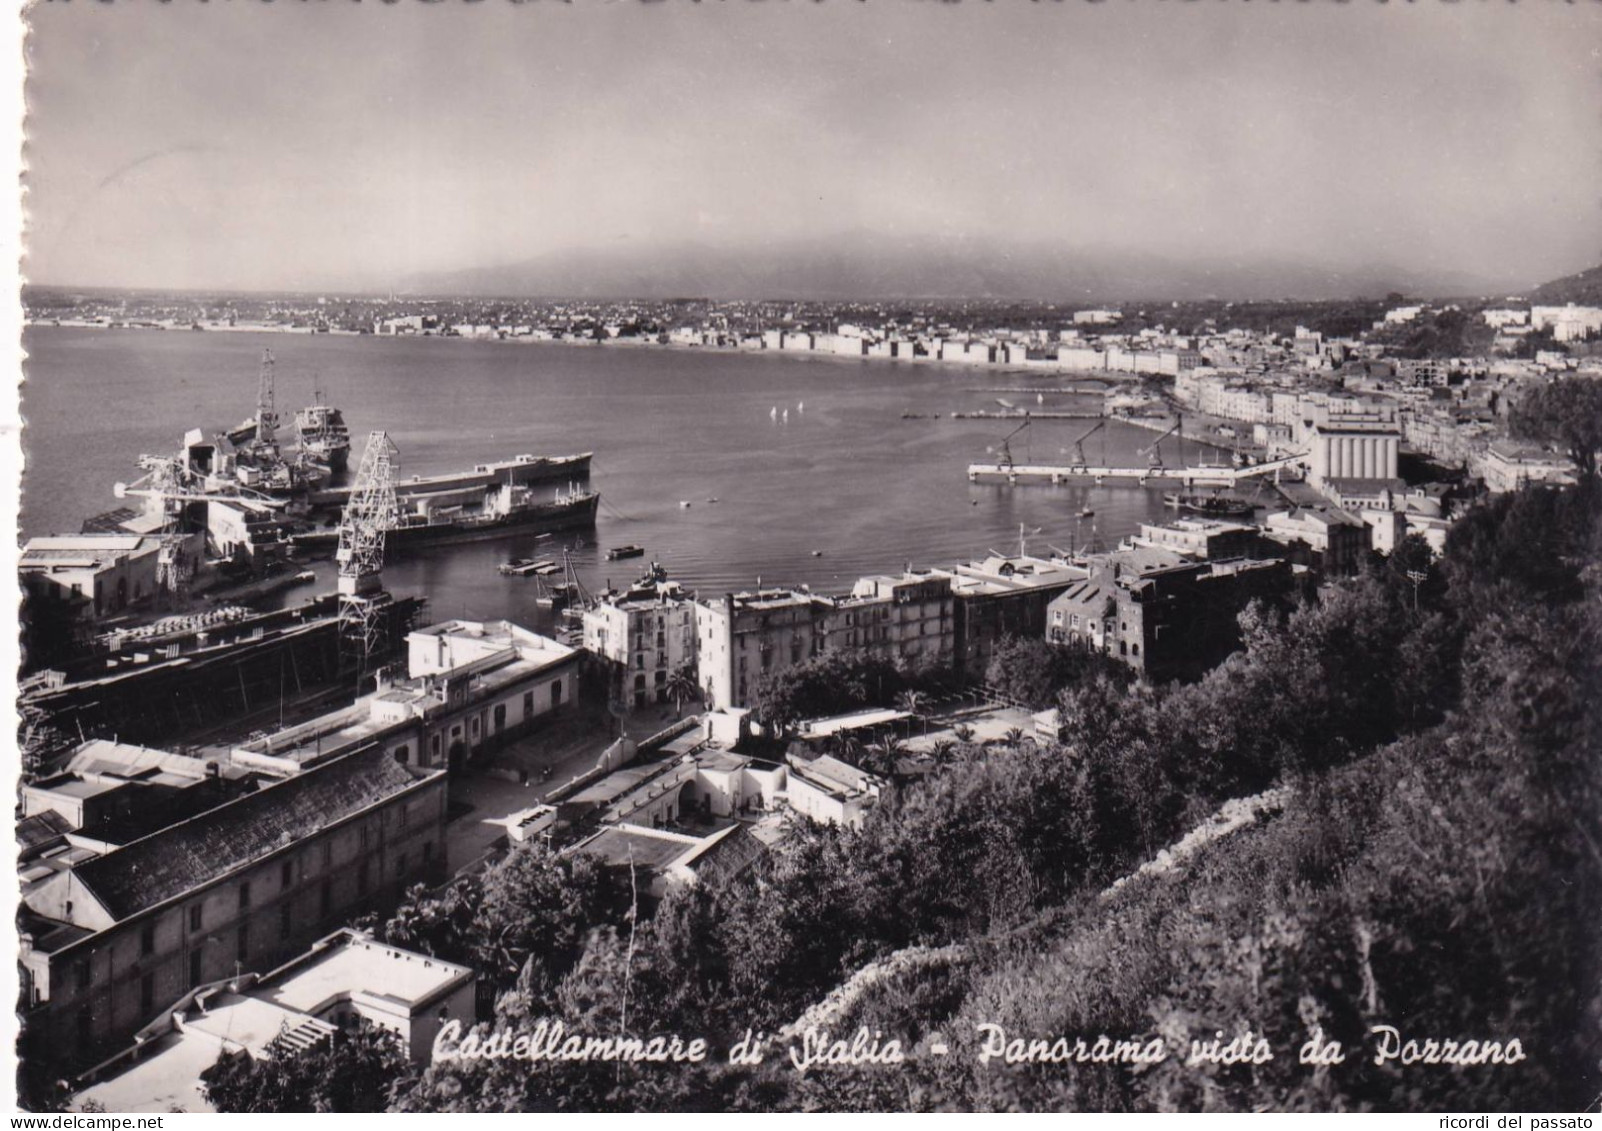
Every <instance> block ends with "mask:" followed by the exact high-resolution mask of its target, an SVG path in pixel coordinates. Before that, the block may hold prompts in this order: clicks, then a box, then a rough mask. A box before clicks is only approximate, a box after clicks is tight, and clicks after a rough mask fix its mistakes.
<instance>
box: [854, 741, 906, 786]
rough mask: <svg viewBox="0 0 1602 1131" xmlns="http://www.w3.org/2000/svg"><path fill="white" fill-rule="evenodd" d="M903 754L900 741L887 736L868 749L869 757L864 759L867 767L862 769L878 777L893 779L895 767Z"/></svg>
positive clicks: (903, 749) (903, 750)
mask: <svg viewBox="0 0 1602 1131" xmlns="http://www.w3.org/2000/svg"><path fill="white" fill-rule="evenodd" d="M905 752H906V751H905V748H904V747H903V746H902V745H901V740H900V739H899V738H897V737H896V736H895V735H893V734H887V735H885V736H884V737H883V738H881V739H880V740H879V741H878V742H875V743H873V744H872V745H871V746H869V747H868V754H869V755H870V757H869V758H867V759H866V762H867V765H866V766H864V767H863V768H864V769H866V770H868V772H869V773H874V774H878V775H879V776H880V777H886V778H888V777H894V776H895V772H896V766H897V765H898V764H899V763H900V761H901V756H902V755H903V754H904V753H905Z"/></svg>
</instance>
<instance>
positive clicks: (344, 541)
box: [334, 432, 399, 668]
mask: <svg viewBox="0 0 1602 1131" xmlns="http://www.w3.org/2000/svg"><path fill="white" fill-rule="evenodd" d="M394 456H395V445H394V444H392V443H390V439H389V434H388V433H386V432H374V433H372V434H370V435H369V436H368V437H367V447H366V449H365V450H364V451H363V452H362V462H361V465H360V466H359V468H358V469H357V472H356V481H355V484H354V485H353V486H352V487H351V492H350V502H348V503H347V504H346V505H345V514H344V518H343V519H342V520H341V521H340V524H339V550H338V551H337V552H336V553H335V555H334V560H335V561H336V562H338V563H339V624H340V640H341V650H342V651H343V652H344V653H345V654H346V655H349V656H352V657H353V658H355V659H357V660H359V661H361V663H362V666H363V668H365V666H366V660H367V658H368V657H369V656H371V655H372V654H373V652H375V651H377V650H379V649H380V648H381V647H382V646H383V644H384V621H385V610H386V609H387V608H388V606H389V604H390V603H391V600H390V596H389V594H388V593H386V592H384V584H383V572H384V535H385V534H386V533H388V532H389V531H390V530H392V529H394V527H395V520H396V518H397V515H398V510H399V508H398V506H397V504H396V502H395V467H394V462H393V458H394Z"/></svg>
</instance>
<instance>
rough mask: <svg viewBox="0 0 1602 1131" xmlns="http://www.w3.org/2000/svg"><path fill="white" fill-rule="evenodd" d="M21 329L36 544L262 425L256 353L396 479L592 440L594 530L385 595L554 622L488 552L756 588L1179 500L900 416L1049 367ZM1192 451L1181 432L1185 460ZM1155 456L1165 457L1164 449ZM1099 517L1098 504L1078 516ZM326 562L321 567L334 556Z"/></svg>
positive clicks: (1032, 540)
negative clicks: (998, 479)
mask: <svg viewBox="0 0 1602 1131" xmlns="http://www.w3.org/2000/svg"><path fill="white" fill-rule="evenodd" d="M23 341H24V346H25V348H26V350H27V353H28V362H27V368H26V374H27V381H26V384H25V385H24V388H23V417H24V420H25V425H26V430H25V434H24V445H25V449H26V453H27V454H26V461H27V462H26V470H25V473H24V498H23V510H22V528H23V534H24V536H25V537H26V536H30V535H35V534H44V533H50V532H54V531H73V530H77V529H78V527H79V525H80V524H81V523H82V522H83V520H84V519H85V518H87V517H89V516H91V515H94V514H98V513H100V512H102V511H105V510H109V509H111V508H112V507H115V506H118V505H120V504H118V502H117V501H116V500H115V499H114V498H113V497H112V493H111V492H112V484H113V483H114V482H116V481H118V480H122V481H125V482H126V481H131V480H133V479H135V478H137V477H138V475H139V474H140V472H139V470H138V467H137V466H136V460H137V458H138V456H139V455H140V454H141V453H143V452H149V453H168V452H172V451H175V450H176V449H177V447H178V443H179V440H180V438H181V437H182V434H183V433H184V431H185V430H187V429H189V428H193V427H201V428H203V429H205V430H206V432H207V433H208V434H209V433H212V432H215V431H218V430H220V429H222V428H223V427H226V426H231V425H233V424H236V423H238V422H239V421H240V420H242V419H244V418H245V417H247V416H249V415H250V414H251V412H252V411H254V402H255V389H256V373H257V362H258V359H259V357H260V355H261V350H262V348H263V347H266V348H269V349H271V350H272V351H273V354H274V356H275V357H276V358H277V363H278V364H277V367H276V375H277V390H278V404H279V409H280V412H281V413H283V414H284V415H285V416H286V417H287V416H289V415H290V414H292V412H293V410H294V409H295V408H297V407H299V406H300V405H302V404H305V403H308V402H309V399H310V396H311V391H312V381H313V374H314V373H315V374H317V375H318V377H319V379H320V381H321V385H322V388H323V389H324V391H325V393H326V394H327V396H328V397H329V399H330V401H331V402H332V403H334V404H337V405H338V406H340V407H341V408H342V409H343V410H344V413H345V419H346V421H347V422H348V423H349V425H350V427H351V431H352V434H353V437H354V439H355V446H354V448H353V451H352V465H353V466H354V464H355V462H356V459H357V457H358V456H359V454H360V450H361V446H362V444H363V442H364V441H365V437H366V434H367V432H368V431H370V430H373V429H384V430H386V431H387V432H388V433H389V435H390V438H391V439H392V440H393V441H394V443H395V444H396V446H397V447H398V448H399V452H400V454H399V457H398V460H399V468H400V473H401V474H402V475H412V474H429V473H434V472H442V471H451V470H457V469H462V468H466V467H468V466H470V465H472V464H475V463H480V462H484V461H487V460H495V459H505V458H509V457H511V456H514V455H517V454H518V453H521V452H533V453H540V454H552V455H555V454H565V453H570V452H579V451H587V450H593V451H594V452H595V453H596V455H595V461H594V467H593V471H592V478H591V483H592V485H593V486H594V487H595V488H596V489H597V490H599V491H600V492H601V496H602V505H601V517H600V520H599V522H598V524H597V526H596V529H595V531H594V534H593V535H591V534H589V533H588V532H586V533H585V534H583V535H581V536H580V535H559V536H557V538H556V539H555V540H552V539H546V540H543V541H540V542H536V541H535V540H534V538H533V537H532V536H528V535H525V536H520V537H515V538H511V539H508V540H505V541H500V542H490V543H479V544H474V545H468V546H457V547H440V548H436V549H434V550H431V551H428V552H427V553H426V554H425V555H422V556H417V557H412V558H409V559H407V560H404V561H401V562H397V563H395V564H394V565H393V566H392V567H391V568H390V569H389V570H386V573H385V580H386V583H387V585H388V586H389V588H390V589H391V590H392V591H393V592H396V593H408V592H422V593H423V594H424V595H426V596H427V597H428V598H429V600H430V602H431V603H432V613H433V616H434V617H436V618H441V617H446V616H461V615H467V616H471V617H480V618H486V617H502V616H504V617H511V618H513V619H519V620H522V621H524V622H525V623H534V624H538V623H541V622H546V623H548V616H545V615H541V614H540V613H539V612H538V610H536V609H535V607H534V605H533V601H532V587H531V585H530V584H529V583H528V582H527V581H526V580H524V579H519V578H504V577H501V576H500V575H499V574H497V573H496V572H495V566H496V564H497V563H498V562H501V561H503V560H505V559H506V558H508V557H514V556H533V555H535V554H536V553H537V554H539V555H540V556H544V555H546V554H547V553H549V552H550V548H551V547H552V546H553V545H562V544H564V543H565V544H568V545H571V546H574V561H575V564H576V565H577V566H578V567H579V570H580V574H581V577H583V579H584V580H585V582H586V583H587V584H592V585H596V584H601V583H604V582H605V581H607V580H608V579H610V580H612V581H615V582H618V583H620V584H621V583H623V582H626V581H628V580H631V579H632V578H633V577H635V576H636V575H638V574H639V573H640V572H641V570H642V569H643V567H644V565H645V563H646V562H648V561H650V560H651V559H655V560H658V561H660V562H661V563H662V564H663V565H664V566H666V567H667V569H668V571H669V573H670V574H671V575H672V576H673V577H675V578H677V579H679V580H681V581H682V582H684V584H685V585H686V586H688V587H692V588H697V589H700V590H701V591H702V592H703V593H705V592H722V591H725V590H729V589H738V588H745V587H750V586H752V585H754V584H755V583H756V581H757V579H758V578H759V577H760V578H761V581H762V583H763V584H764V585H770V584H781V585H795V584H803V583H804V584H809V585H811V586H812V587H813V588H814V589H817V590H819V591H823V592H832V591H839V590H843V589H846V588H848V587H849V586H850V584H851V582H852V581H853V580H854V579H855V578H857V577H858V576H861V575H863V574H866V573H874V572H882V571H895V570H898V569H900V568H901V567H902V566H903V565H905V564H907V563H912V564H914V565H950V564H952V563H954V562H958V561H966V560H969V559H971V558H974V557H981V556H983V555H984V554H985V553H986V552H987V551H988V550H990V549H995V550H999V551H1013V550H1016V548H1017V545H1018V533H1019V524H1020V523H1022V524H1024V526H1025V527H1026V528H1027V530H1028V531H1029V532H1030V537H1029V545H1030V549H1031V550H1032V551H1039V552H1042V553H1044V552H1046V551H1047V547H1048V545H1054V546H1058V547H1061V548H1064V549H1066V548H1068V547H1069V546H1070V545H1083V544H1085V542H1086V541H1087V540H1088V539H1090V538H1091V537H1092V536H1094V537H1095V538H1097V539H1099V540H1100V541H1101V542H1102V543H1103V544H1106V545H1111V544H1113V543H1116V541H1117V540H1118V539H1119V538H1121V537H1123V536H1124V535H1126V534H1129V533H1132V532H1133V531H1134V530H1135V528H1136V527H1137V525H1138V524H1139V523H1140V522H1142V521H1148V520H1151V519H1153V518H1159V517H1161V516H1162V515H1163V514H1164V508H1163V505H1162V496H1161V493H1160V492H1158V491H1155V490H1144V489H1141V488H1137V487H1094V486H1083V487H1081V486H1066V485H1065V486H1060V487H1051V486H1018V487H1010V486H1006V485H993V484H970V483H969V482H968V481H967V478H966V468H967V465H968V463H969V462H971V461H974V460H979V459H983V458H985V457H986V454H987V449H989V448H994V447H995V446H997V445H998V443H999V441H1000V439H1001V438H1002V437H1003V436H1005V435H1006V434H1007V433H1008V432H1009V431H1011V429H1012V428H1013V427H1014V426H1015V422H1012V421H1005V420H951V419H949V418H943V419H939V420H903V419H901V416H902V414H903V413H905V412H918V413H925V414H929V413H936V412H938V413H941V414H949V413H950V412H952V411H962V410H975V409H985V408H990V409H994V408H996V407H997V406H996V403H995V394H988V393H985V392H977V391H974V390H976V389H981V388H986V387H989V386H1008V385H1013V386H1023V385H1027V386H1050V385H1053V384H1055V383H1056V382H1055V381H1054V380H1053V379H1052V378H1050V377H1047V376H1043V375H1039V374H1029V373H1001V372H997V371H984V370H977V369H968V368H958V367H945V366H935V365H926V364H924V365H920V364H910V365H909V364H896V363H893V362H882V361H873V362H867V361H855V360H842V359H831V358H808V357H788V356H781V357H775V356H750V355H740V354H734V353H712V352H700V351H695V350H668V349H648V348H627V347H616V346H600V347H583V346H570V345H560V344H509V343H496V342H482V343H481V342H466V341H460V340H454V339H434V338H422V339H382V338H373V337H360V338H356V337H328V336H300V335H287V334H244V333H194V332H187V333H186V332H181V331H166V332H153V331H133V330H127V331H123V330H83V329H69V328H56V327H36V328H30V329H29V330H28V331H27V332H26V333H25V334H24V338H23ZM999 395H1002V396H1005V397H1006V398H1007V399H1008V400H1010V401H1015V402H1017V403H1019V404H1020V405H1022V404H1025V403H1029V404H1033V402H1034V400H1035V398H1034V397H1033V396H1032V395H1026V394H1015V393H1001V394H999ZM1096 404H1097V398H1095V397H1091V398H1088V399H1087V398H1082V397H1074V396H1072V395H1067V394H1063V395H1048V396H1047V397H1046V402H1045V404H1044V405H1043V406H1040V407H1043V408H1045V409H1058V410H1073V409H1076V408H1077V409H1079V410H1082V411H1091V412H1093V411H1095V408H1096ZM774 408H778V409H779V410H780V412H781V413H782V412H783V410H785V409H786V408H787V409H788V410H789V420H788V422H787V423H786V422H783V421H779V422H775V421H773V420H771V419H770V413H771V410H772V409H774ZM1092 423H1093V422H1092V421H1086V420H1061V421H1049V420H1040V421H1036V422H1035V423H1034V424H1033V425H1032V426H1031V427H1030V428H1029V429H1028V430H1027V431H1025V432H1024V433H1023V434H1022V435H1021V436H1018V437H1017V438H1015V439H1014V441H1013V443H1012V450H1013V454H1014V457H1015V458H1017V459H1018V460H1019V462H1026V461H1027V460H1030V459H1032V460H1034V461H1037V462H1055V461H1058V460H1060V459H1062V458H1063V453H1064V452H1065V451H1066V450H1069V449H1070V448H1071V444H1072V441H1073V439H1074V438H1075V437H1076V436H1078V435H1079V434H1080V433H1082V432H1084V431H1085V430H1086V429H1087V428H1088V427H1090V425H1091V424H1092ZM1154 438H1155V436H1154V435H1153V434H1152V433H1150V432H1146V431H1144V430H1141V429H1138V428H1134V427H1132V426H1129V425H1124V424H1117V423H1109V425H1108V426H1107V428H1106V429H1105V430H1104V432H1103V433H1102V434H1101V435H1098V436H1096V437H1095V438H1094V439H1092V440H1090V441H1087V443H1086V453H1087V455H1089V456H1090V457H1091V458H1092V459H1096V460H1099V459H1101V458H1103V452H1104V451H1105V457H1106V458H1107V459H1109V460H1111V461H1113V462H1115V463H1123V464H1144V463H1145V462H1146V458H1147V457H1146V456H1144V455H1142V454H1141V449H1142V448H1143V447H1145V446H1146V445H1148V444H1150V442H1151V441H1152V440H1153V439H1154ZM1170 443H1171V441H1170ZM1193 450H1194V445H1192V444H1189V443H1187V445H1186V453H1187V456H1188V457H1190V458H1195V457H1194V456H1192V455H1191V453H1192V452H1193ZM1164 454H1165V455H1166V456H1168V457H1169V458H1173V457H1172V455H1171V454H1170V451H1169V448H1168V445H1166V444H1165V446H1164ZM1208 458H1211V459H1218V458H1221V453H1218V452H1216V451H1213V452H1210V453H1209V454H1208ZM711 498H716V499H717V500H718V502H716V503H710V502H708V500H709V499H711ZM681 500H683V501H688V502H689V503H691V506H690V507H689V508H687V509H686V508H682V507H681V506H680V505H679V504H680V501H681ZM1086 506H1089V507H1091V508H1093V509H1094V510H1095V512H1096V513H1095V517H1094V518H1093V519H1081V518H1079V512H1080V510H1081V509H1082V508H1084V507H1086ZM1167 513H1169V514H1170V515H1171V514H1172V512H1167ZM1037 529H1038V533H1036V532H1035V531H1036V530H1037ZM630 542H632V543H638V544H639V545H641V546H644V547H645V549H646V558H645V559H643V560H641V559H636V560H634V561H626V562H617V563H612V562H607V561H606V560H605V550H606V549H607V548H608V547H610V546H615V545H620V544H623V543H630ZM814 551H821V556H814V554H813V552H814ZM318 569H319V572H320V573H328V574H329V576H331V567H330V566H328V565H327V563H320V564H319V566H318ZM300 592H301V593H304V592H305V591H304V590H302V591H300ZM290 599H291V600H298V599H300V598H299V596H291V598H290Z"/></svg>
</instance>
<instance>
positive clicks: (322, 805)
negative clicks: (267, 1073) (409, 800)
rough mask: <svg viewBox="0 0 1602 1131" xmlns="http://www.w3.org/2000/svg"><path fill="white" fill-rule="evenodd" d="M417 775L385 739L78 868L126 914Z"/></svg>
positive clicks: (379, 797) (283, 843)
mask: <svg viewBox="0 0 1602 1131" xmlns="http://www.w3.org/2000/svg"><path fill="white" fill-rule="evenodd" d="M439 772H443V771H439ZM418 780H419V779H417V778H414V777H413V776H412V775H411V773H410V772H408V771H407V770H406V769H405V768H404V767H403V766H401V765H400V764H399V763H397V762H396V761H395V760H394V759H393V758H391V757H390V756H389V755H388V754H387V753H386V752H385V751H384V750H383V748H382V747H377V746H375V747H372V748H369V749H367V750H360V751H357V752H356V753H353V754H347V755H345V756H344V757H342V758H335V759H333V760H331V761H329V762H326V763H324V764H323V765H321V766H317V767H315V768H314V769H310V770H306V771H304V772H303V773H300V774H297V775H296V776H294V777H292V778H288V779H287V780H285V781H282V782H279V783H277V784H275V785H270V786H267V787H266V788H263V789H260V790H257V791H256V792H255V793H250V794H246V795H245V796H244V797H241V798H240V799H239V800H237V801H233V802H230V803H228V804H226V805H221V806H218V807H217V808H216V809H212V810H210V811H209V812H206V813H202V814H201V815H200V816H198V817H193V818H191V819H189V820H187V821H184V822H182V823H180V824H177V825H173V826H171V827H170V828H166V829H163V830H161V831H160V832H157V833H152V834H151V835H150V836H147V837H145V838H143V839H142V840H136V841H133V842H132V843H130V844H127V845H124V846H123V847H121V848H118V849H116V850H114V851H112V852H108V853H107V854H106V855H104V856H101V857H98V858H96V859H94V860H88V861H85V862H84V863H83V864H80V865H79V866H78V868H77V869H76V875H77V878H78V879H79V881H81V882H82V883H83V884H84V886H85V887H87V888H88V889H89V890H90V891H91V892H92V893H93V894H94V895H95V897H96V898H97V899H99V901H100V902H101V904H102V905H103V906H104V907H105V908H106V910H107V911H108V912H109V913H110V914H111V915H112V916H113V917H114V918H116V919H126V918H128V917H129V916H130V915H135V914H138V913H139V912H140V911H144V910H146V909H147V908H150V907H154V906H156V905H157V904H159V903H162V902H164V901H166V900H168V899H172V898H174V897H176V896H180V895H183V894H184V893H185V892H189V891H193V890H194V889H196V888H198V887H201V886H202V885H204V884H206V883H208V882H209V881H211V880H214V879H216V878H217V877H219V876H221V875H223V874H224V873H226V872H229V871H231V870H233V869H234V868H237V867H239V866H240V865H243V864H248V863H250V862H251V861H254V860H258V859H261V858H263V857H265V856H268V855H270V854H271V853H273V852H275V851H277V850H278V849H281V848H284V847H287V846H288V845H290V844H293V843H294V842H295V841H296V840H298V839H300V838H301V837H304V836H307V835H309V834H311V833H314V832H317V831H319V830H321V829H323V828H325V827H326V826H328V825H331V824H333V823H335V822H337V821H340V820H343V819H344V818H346V817H349V816H352V815H353V814H355V813H357V812H359V811H361V810H363V809H366V808H368V807H369V806H372V805H375V804H377V803H378V802H380V801H384V800H386V799H388V798H391V797H394V796H395V795H397V794H399V793H401V792H403V791H404V790H406V789H408V788H409V787H411V786H412V785H414V784H416V782H417V781H418Z"/></svg>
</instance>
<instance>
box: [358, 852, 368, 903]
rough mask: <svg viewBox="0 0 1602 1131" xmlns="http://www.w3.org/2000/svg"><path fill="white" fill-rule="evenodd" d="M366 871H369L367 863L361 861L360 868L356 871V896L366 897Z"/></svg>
mask: <svg viewBox="0 0 1602 1131" xmlns="http://www.w3.org/2000/svg"><path fill="white" fill-rule="evenodd" d="M368 871H369V869H368V866H367V861H365V860H363V861H362V862H361V866H360V867H358V868H357V869H356V894H357V895H366V894H367V877H368Z"/></svg>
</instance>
